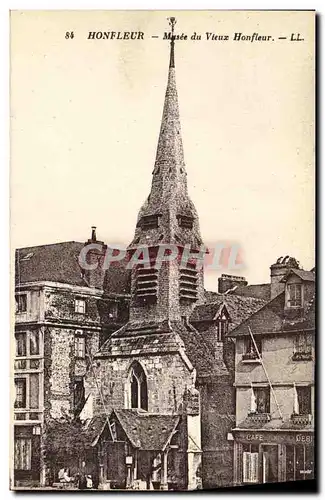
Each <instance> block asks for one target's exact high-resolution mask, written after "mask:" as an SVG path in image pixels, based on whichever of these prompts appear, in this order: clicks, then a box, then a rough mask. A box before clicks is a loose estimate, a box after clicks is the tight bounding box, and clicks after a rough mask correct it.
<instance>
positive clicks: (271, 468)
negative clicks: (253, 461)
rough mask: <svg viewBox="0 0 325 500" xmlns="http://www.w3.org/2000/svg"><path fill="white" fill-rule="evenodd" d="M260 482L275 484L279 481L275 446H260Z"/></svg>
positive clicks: (276, 447)
mask: <svg viewBox="0 0 325 500" xmlns="http://www.w3.org/2000/svg"><path fill="white" fill-rule="evenodd" d="M261 452H262V453H261V454H262V482H263V483H277V482H278V481H279V458H278V445H277V444H263V445H261Z"/></svg>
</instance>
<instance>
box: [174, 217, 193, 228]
mask: <svg viewBox="0 0 325 500" xmlns="http://www.w3.org/2000/svg"><path fill="white" fill-rule="evenodd" d="M177 218H178V225H179V227H184V228H186V229H192V228H193V217H187V216H186V215H179V216H178V217H177Z"/></svg>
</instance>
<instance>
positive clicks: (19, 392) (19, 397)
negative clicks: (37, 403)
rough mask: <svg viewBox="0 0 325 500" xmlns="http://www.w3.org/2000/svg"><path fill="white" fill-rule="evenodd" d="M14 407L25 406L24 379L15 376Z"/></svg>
mask: <svg viewBox="0 0 325 500" xmlns="http://www.w3.org/2000/svg"><path fill="white" fill-rule="evenodd" d="M15 391H16V399H15V408H26V379H25V378H16V379H15Z"/></svg>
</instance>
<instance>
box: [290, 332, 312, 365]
mask: <svg viewBox="0 0 325 500" xmlns="http://www.w3.org/2000/svg"><path fill="white" fill-rule="evenodd" d="M310 359H312V336H311V335H309V334H306V333H300V334H299V335H297V336H296V339H295V352H294V355H293V360H294V361H308V360H310Z"/></svg>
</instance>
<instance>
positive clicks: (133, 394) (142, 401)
mask: <svg viewBox="0 0 325 500" xmlns="http://www.w3.org/2000/svg"><path fill="white" fill-rule="evenodd" d="M129 384H130V403H131V405H130V406H131V408H141V409H142V410H146V411H147V410H148V389H147V379H146V375H145V373H144V371H143V368H142V366H141V365H140V364H139V363H134V364H133V365H132V368H131V371H130V378H129Z"/></svg>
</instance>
